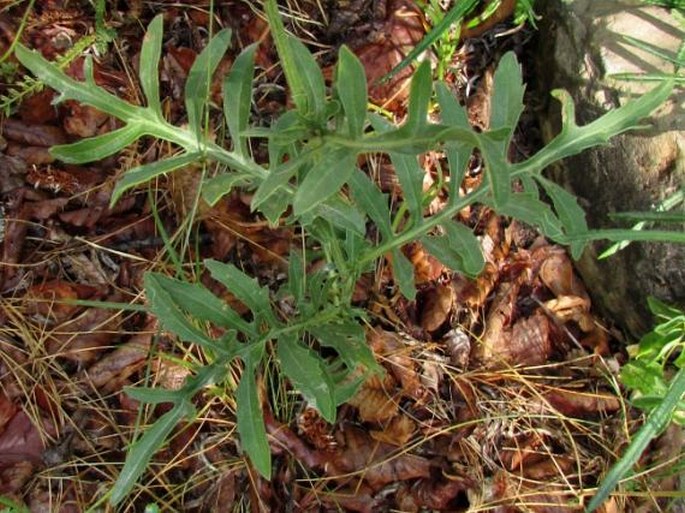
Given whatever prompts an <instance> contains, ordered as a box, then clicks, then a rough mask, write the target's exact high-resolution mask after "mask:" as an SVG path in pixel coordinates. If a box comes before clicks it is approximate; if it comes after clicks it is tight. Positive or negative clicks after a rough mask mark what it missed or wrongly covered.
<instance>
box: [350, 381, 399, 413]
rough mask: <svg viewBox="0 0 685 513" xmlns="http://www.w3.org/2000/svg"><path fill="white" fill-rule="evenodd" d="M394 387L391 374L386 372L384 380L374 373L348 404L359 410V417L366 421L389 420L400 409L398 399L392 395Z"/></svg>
mask: <svg viewBox="0 0 685 513" xmlns="http://www.w3.org/2000/svg"><path fill="white" fill-rule="evenodd" d="M387 385H390V386H387ZM394 388H395V387H394V380H392V379H391V378H389V375H387V374H386V378H385V379H384V380H383V381H381V379H380V378H379V377H378V376H376V375H373V376H372V377H370V378H369V379H368V380H366V381H365V382H364V384H363V385H362V386H361V388H360V389H359V391H358V392H357V393H356V394H355V395H354V397H352V398H351V399H350V400H349V401H348V404H350V405H351V406H354V407H356V408H357V409H358V410H359V417H360V418H361V419H362V420H363V421H365V422H383V421H386V420H389V419H391V418H393V417H394V416H395V415H397V412H398V411H399V406H398V404H397V400H396V399H395V398H394V397H393V396H392V395H390V394H391V393H392V390H394Z"/></svg>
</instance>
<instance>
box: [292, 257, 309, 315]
mask: <svg viewBox="0 0 685 513" xmlns="http://www.w3.org/2000/svg"><path fill="white" fill-rule="evenodd" d="M306 280H307V266H306V264H305V262H304V260H303V258H302V253H301V252H300V251H298V250H296V249H293V250H292V251H290V258H289V259H288V292H290V294H292V296H293V300H294V302H295V304H296V305H299V304H300V303H301V302H302V301H304V299H305V290H306Z"/></svg>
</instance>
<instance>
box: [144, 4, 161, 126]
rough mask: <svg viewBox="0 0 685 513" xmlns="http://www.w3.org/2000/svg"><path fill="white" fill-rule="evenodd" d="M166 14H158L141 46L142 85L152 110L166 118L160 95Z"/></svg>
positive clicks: (149, 26) (148, 28)
mask: <svg viewBox="0 0 685 513" xmlns="http://www.w3.org/2000/svg"><path fill="white" fill-rule="evenodd" d="M163 20H164V15H163V14H158V15H157V16H155V18H154V19H153V20H152V21H151V22H150V24H149V25H148V27H147V32H145V37H144V38H143V44H142V46H141V48H140V70H139V72H138V76H140V86H141V87H142V89H143V93H144V94H145V99H146V100H147V106H148V108H149V109H150V111H151V112H152V113H153V114H154V115H156V116H158V117H159V119H164V115H163V114H162V104H161V103H160V96H159V60H160V58H161V56H162V34H163V30H164V21H163Z"/></svg>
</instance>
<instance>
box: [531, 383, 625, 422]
mask: <svg viewBox="0 0 685 513" xmlns="http://www.w3.org/2000/svg"><path fill="white" fill-rule="evenodd" d="M544 398H545V400H547V401H548V402H549V404H551V405H552V406H553V407H554V408H555V409H556V410H557V411H558V412H560V413H562V414H563V415H567V416H569V417H585V416H588V415H590V416H592V415H598V414H601V413H611V412H615V411H617V410H618V409H619V408H620V407H621V403H620V401H619V399H618V397H616V396H614V395H609V394H606V393H604V394H600V393H593V392H576V391H573V390H567V389H563V388H555V389H553V390H550V391H549V392H547V393H546V394H544Z"/></svg>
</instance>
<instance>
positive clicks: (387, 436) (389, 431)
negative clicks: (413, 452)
mask: <svg viewBox="0 0 685 513" xmlns="http://www.w3.org/2000/svg"><path fill="white" fill-rule="evenodd" d="M415 431H416V424H415V423H414V421H413V420H411V419H410V418H409V417H408V416H406V415H397V416H396V417H394V418H393V419H392V420H391V421H390V423H389V424H388V425H387V426H386V427H385V428H384V429H383V430H372V431H370V434H371V437H372V438H373V439H374V440H378V441H379V442H383V443H386V444H389V445H396V446H398V447H402V446H403V445H405V444H406V443H407V442H408V441H409V440H411V437H412V436H413V434H414V432H415Z"/></svg>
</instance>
